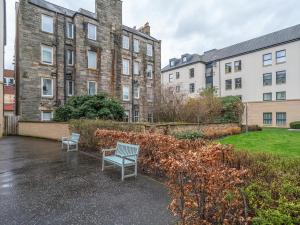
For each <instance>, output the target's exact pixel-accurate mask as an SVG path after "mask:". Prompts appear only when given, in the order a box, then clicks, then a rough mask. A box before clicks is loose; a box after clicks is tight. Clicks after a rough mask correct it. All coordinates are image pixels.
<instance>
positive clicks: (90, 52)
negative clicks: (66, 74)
mask: <svg viewBox="0 0 300 225" xmlns="http://www.w3.org/2000/svg"><path fill="white" fill-rule="evenodd" d="M92 53H93V54H95V67H91V61H90V54H92ZM87 54H88V57H87V60H88V69H90V70H97V68H98V63H97V62H98V54H97V52H96V51H91V50H88V51H87Z"/></svg>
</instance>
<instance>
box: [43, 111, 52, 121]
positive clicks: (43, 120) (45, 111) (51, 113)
mask: <svg viewBox="0 0 300 225" xmlns="http://www.w3.org/2000/svg"><path fill="white" fill-rule="evenodd" d="M44 113H51V117H50V120H45V119H44ZM52 120H53V111H41V121H52Z"/></svg>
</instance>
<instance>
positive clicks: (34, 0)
mask: <svg viewBox="0 0 300 225" xmlns="http://www.w3.org/2000/svg"><path fill="white" fill-rule="evenodd" d="M29 2H30V3H31V4H34V5H36V6H39V7H41V8H44V9H46V10H50V11H53V12H56V13H59V14H63V15H67V16H69V17H74V16H75V15H76V14H81V15H84V16H87V17H90V18H92V19H97V16H96V14H95V13H93V12H90V11H88V10H85V9H79V10H78V11H73V10H70V9H67V8H64V7H61V6H58V5H55V4H53V3H50V2H47V1H45V0H29ZM123 30H126V31H128V32H130V33H134V34H136V35H138V36H141V37H143V38H146V39H149V40H152V41H158V40H157V39H155V38H153V37H151V36H149V35H147V34H144V33H142V32H140V31H138V30H136V29H133V28H130V27H127V26H125V25H123Z"/></svg>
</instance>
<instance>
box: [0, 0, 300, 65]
mask: <svg viewBox="0 0 300 225" xmlns="http://www.w3.org/2000/svg"><path fill="white" fill-rule="evenodd" d="M6 1H7V16H8V18H7V31H8V34H7V35H8V37H7V40H8V44H7V46H6V63H5V64H6V68H13V66H12V62H13V55H14V30H15V10H14V4H15V2H16V0H6ZM48 1H49V2H52V3H54V4H58V5H61V6H64V7H66V8H70V9H73V10H78V9H79V8H84V9H87V10H90V11H93V12H94V10H95V3H94V1H95V0H77V1H74V0H48ZM299 9H300V1H299V0H272V1H270V0H251V1H250V0H123V24H125V25H128V26H131V27H133V26H137V27H139V26H141V25H143V24H144V23H145V22H147V21H149V22H150V25H151V32H152V36H154V37H155V38H157V39H160V40H162V66H165V65H166V64H167V63H168V60H169V58H173V57H180V55H181V54H184V53H199V54H202V53H203V51H207V50H210V49H213V48H223V47H226V46H229V45H232V44H235V43H238V42H241V41H245V40H248V39H251V38H254V37H257V36H260V35H263V34H267V33H270V32H273V31H277V30H280V29H283V28H286V27H289V26H293V25H296V24H299V23H300V13H299Z"/></svg>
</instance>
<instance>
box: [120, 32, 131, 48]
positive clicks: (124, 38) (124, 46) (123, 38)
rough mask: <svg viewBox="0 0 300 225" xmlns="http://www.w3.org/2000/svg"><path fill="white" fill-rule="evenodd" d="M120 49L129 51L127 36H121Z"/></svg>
mask: <svg viewBox="0 0 300 225" xmlns="http://www.w3.org/2000/svg"><path fill="white" fill-rule="evenodd" d="M122 48H123V49H126V50H129V49H130V45H129V36H127V35H123V36H122Z"/></svg>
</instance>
